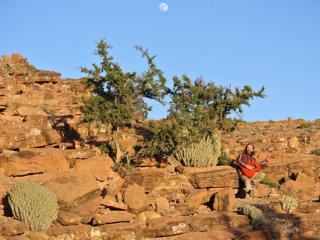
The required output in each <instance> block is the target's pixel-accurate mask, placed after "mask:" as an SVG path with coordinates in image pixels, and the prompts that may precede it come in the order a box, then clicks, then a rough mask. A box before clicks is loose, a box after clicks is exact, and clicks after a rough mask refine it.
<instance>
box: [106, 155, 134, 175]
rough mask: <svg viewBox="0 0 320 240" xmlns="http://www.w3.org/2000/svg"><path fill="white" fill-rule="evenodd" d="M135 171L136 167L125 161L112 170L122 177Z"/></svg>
mask: <svg viewBox="0 0 320 240" xmlns="http://www.w3.org/2000/svg"><path fill="white" fill-rule="evenodd" d="M134 169H135V166H133V165H132V164H130V163H128V162H126V161H124V159H122V160H121V161H120V162H117V163H115V164H114V165H113V166H112V170H113V171H114V172H116V173H118V174H119V175H120V176H121V177H123V176H125V175H126V174H128V173H130V172H132V171H133V170H134Z"/></svg>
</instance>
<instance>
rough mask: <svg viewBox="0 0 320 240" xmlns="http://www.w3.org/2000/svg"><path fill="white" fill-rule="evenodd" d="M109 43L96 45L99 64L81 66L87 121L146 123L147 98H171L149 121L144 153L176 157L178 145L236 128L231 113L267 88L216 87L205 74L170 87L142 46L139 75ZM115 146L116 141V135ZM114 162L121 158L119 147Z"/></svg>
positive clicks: (239, 110)
mask: <svg viewBox="0 0 320 240" xmlns="http://www.w3.org/2000/svg"><path fill="white" fill-rule="evenodd" d="M109 48H110V46H109V45H108V44H107V43H106V42H105V41H100V42H99V43H98V45H97V54H98V55H99V57H100V58H101V62H100V64H93V65H92V68H91V69H88V68H82V72H84V73H85V74H86V75H87V77H86V80H87V83H88V85H90V86H91V87H92V89H93V95H92V96H91V98H90V99H88V100H86V101H85V104H84V105H85V106H84V108H83V113H84V116H83V121H84V122H94V123H99V124H108V126H109V125H110V126H111V127H112V130H113V132H114V131H118V129H120V128H124V127H127V126H129V127H132V126H133V125H134V124H135V123H145V120H146V117H147V113H148V112H149V111H150V110H151V107H150V106H149V105H148V103H147V101H146V99H149V100H155V101H158V102H160V103H164V100H165V99H166V97H167V96H169V97H170V98H171V100H170V106H169V114H168V116H167V118H166V119H165V120H164V121H162V122H161V123H160V124H159V125H157V124H150V125H148V127H147V129H148V130H149V132H150V136H151V137H150V139H149V142H148V143H147V144H146V146H145V147H146V149H145V150H144V151H142V152H144V153H145V154H146V155H153V156H163V155H172V154H173V152H174V151H175V149H177V148H178V147H179V146H189V145H191V144H195V143H197V142H199V141H201V139H203V138H206V137H211V136H212V134H213V133H214V132H215V131H216V130H223V131H232V130H233V129H234V128H235V126H236V124H237V123H238V122H239V121H241V117H240V118H239V119H237V118H236V119H233V118H231V117H230V115H231V114H234V115H237V116H241V113H242V112H243V109H242V107H243V105H247V106H250V100H251V99H253V98H255V97H261V98H263V97H264V87H262V88H261V89H260V90H259V91H253V89H252V88H251V87H250V86H248V85H245V86H244V87H243V88H241V89H240V88H235V89H232V88H231V87H224V86H218V85H216V84H214V83H213V82H208V83H206V82H205V81H204V80H203V79H202V78H197V79H195V80H194V81H192V80H191V79H190V78H189V77H188V76H186V75H184V76H182V77H181V78H179V77H177V76H175V77H173V79H172V80H173V87H172V88H169V87H167V86H166V82H167V80H166V78H165V77H164V74H163V72H162V71H161V70H160V69H159V68H157V67H156V65H155V63H154V57H152V56H150V55H149V53H148V51H147V50H145V49H143V48H142V47H137V49H138V50H139V51H140V52H141V53H142V56H143V57H144V58H145V59H146V60H147V64H148V69H147V70H146V71H145V72H143V73H141V74H138V73H137V72H134V71H133V72H125V71H123V69H122V68H121V67H120V65H119V64H118V63H116V62H114V60H113V58H112V57H111V56H110V54H109ZM112 140H113V141H114V143H115V145H117V139H116V138H115V137H114V136H113V139H112ZM116 152H117V153H116V159H115V160H116V162H119V161H120V160H121V159H120V157H121V155H122V154H121V153H120V152H119V149H118V148H117V150H116Z"/></svg>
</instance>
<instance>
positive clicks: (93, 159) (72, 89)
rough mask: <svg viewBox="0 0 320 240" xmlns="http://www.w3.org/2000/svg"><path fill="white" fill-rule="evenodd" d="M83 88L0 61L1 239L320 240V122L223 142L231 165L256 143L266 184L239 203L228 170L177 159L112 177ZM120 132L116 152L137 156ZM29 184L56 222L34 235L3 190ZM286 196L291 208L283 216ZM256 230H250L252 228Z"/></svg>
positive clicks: (242, 129)
mask: <svg viewBox="0 0 320 240" xmlns="http://www.w3.org/2000/svg"><path fill="white" fill-rule="evenodd" d="M90 92H91V91H90V89H87V88H86V87H85V85H84V83H83V80H81V79H79V80H77V79H62V78H61V77H60V75H59V74H58V73H55V72H49V71H41V70H37V69H35V68H34V67H33V66H32V65H30V64H29V63H28V62H27V60H26V59H25V58H23V57H21V56H19V55H17V54H13V55H12V56H11V57H7V56H4V57H2V59H1V60H0V111H1V113H0V149H1V153H0V195H1V198H2V201H1V203H0V222H1V224H0V234H1V236H0V239H17V240H20V239H21V240H22V239H23V240H25V239H39V240H42V239H50V240H51V239H52V240H61V239H65V240H71V239H79V240H80V239H95V240H100V239H119V240H120V239H123V240H124V239H127V240H134V239H149V240H152V239H153V240H156V239H159V240H160V239H163V240H166V239H168V240H169V239H180V240H188V239H190V240H191V239H204V240H206V239H208V240H210V239H215V240H217V239H221V240H225V239H309V240H311V239H320V201H319V196H320V175H319V172H320V156H317V155H316V154H312V152H313V151H314V150H316V149H319V148H320V122H319V121H313V122H307V121H304V120H293V119H288V120H285V121H275V122H273V121H269V122H253V123H245V122H244V123H241V124H240V125H239V127H238V129H237V130H236V131H234V132H233V133H231V134H228V135H225V136H223V141H224V149H225V151H226V152H227V153H229V155H230V156H231V157H235V156H236V155H237V154H238V153H239V152H240V151H241V150H242V149H243V148H244V146H245V145H246V144H247V143H250V142H251V143H254V144H255V146H256V152H257V156H258V158H259V159H261V160H262V159H264V158H265V157H266V155H270V156H271V161H270V164H269V166H268V168H266V169H265V170H264V172H265V173H266V175H267V178H268V179H269V182H265V183H264V184H261V183H259V184H256V185H255V186H254V191H253V194H252V196H250V197H246V198H243V193H242V187H241V185H240V184H239V180H238V177H237V173H236V171H235V169H234V168H232V167H230V166H216V167H208V168H188V167H182V166H181V165H180V164H179V163H177V162H176V161H175V160H174V159H168V160H167V161H163V162H162V163H161V164H158V163H157V162H156V161H155V160H154V159H144V160H143V161H142V164H141V166H140V167H137V168H135V169H133V170H131V171H127V172H126V173H125V174H121V175H119V174H118V173H117V172H115V171H113V170H112V169H113V168H112V167H113V166H114V163H113V161H112V159H111V158H110V157H109V156H107V155H105V154H104V153H103V152H101V150H100V149H99V148H98V147H96V146H95V145H93V144H92V139H94V140H95V141H102V140H104V139H106V138H108V136H106V135H105V133H106V131H107V130H106V129H104V128H100V129H97V128H95V127H92V126H88V125H85V124H81V123H80V122H79V120H80V116H81V111H80V110H81V106H82V102H83V99H86V98H87V97H88V96H90V94H91V93H90ZM139 132H141V131H139V130H138V129H136V130H132V129H131V130H126V131H123V132H122V133H120V135H121V139H122V140H121V141H120V143H121V145H122V148H123V149H125V150H127V151H134V144H135V142H137V141H142V140H143V137H142V136H141V135H139V134H138V133H139ZM27 180H28V181H32V182H35V183H38V184H40V185H42V186H45V187H47V188H48V189H50V190H51V191H53V192H54V193H55V194H56V196H57V199H58V204H59V212H58V219H57V220H56V221H54V222H53V224H52V226H51V227H50V228H49V229H48V230H46V231H40V232H34V231H31V230H30V228H29V226H28V225H26V224H25V223H23V222H21V221H19V220H16V219H14V218H13V215H12V211H11V209H10V206H9V204H8V192H9V190H10V189H11V188H12V186H14V185H15V184H17V183H19V182H24V181H27ZM283 196H291V197H294V199H296V200H297V202H298V205H297V207H296V208H295V209H292V211H291V212H290V213H288V212H286V211H284V206H283V200H282V199H283ZM244 204H247V205H250V206H253V207H256V208H258V209H260V210H261V213H262V215H263V223H262V225H261V226H260V227H259V228H256V227H253V225H254V221H255V220H256V219H255V217H254V216H253V215H251V217H248V216H246V215H244V214H243V213H242V212H240V211H239V206H242V205H244ZM254 226H255V225H254Z"/></svg>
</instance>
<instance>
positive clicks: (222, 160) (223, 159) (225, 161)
mask: <svg viewBox="0 0 320 240" xmlns="http://www.w3.org/2000/svg"><path fill="white" fill-rule="evenodd" d="M233 162H234V161H233V159H232V158H231V157H230V156H229V154H228V153H227V152H225V151H223V150H221V155H220V157H219V160H218V165H220V166H230V165H232V163H233Z"/></svg>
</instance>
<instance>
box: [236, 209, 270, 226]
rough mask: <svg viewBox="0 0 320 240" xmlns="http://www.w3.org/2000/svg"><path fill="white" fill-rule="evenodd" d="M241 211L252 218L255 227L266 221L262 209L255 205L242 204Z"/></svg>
mask: <svg viewBox="0 0 320 240" xmlns="http://www.w3.org/2000/svg"><path fill="white" fill-rule="evenodd" d="M240 211H241V212H242V213H243V214H244V215H246V216H249V217H250V218H251V224H252V227H253V228H254V229H258V228H260V227H261V225H262V224H263V223H264V222H265V219H264V216H263V213H262V211H261V210H260V209H259V208H256V207H255V206H251V205H249V204H244V205H242V206H240Z"/></svg>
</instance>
